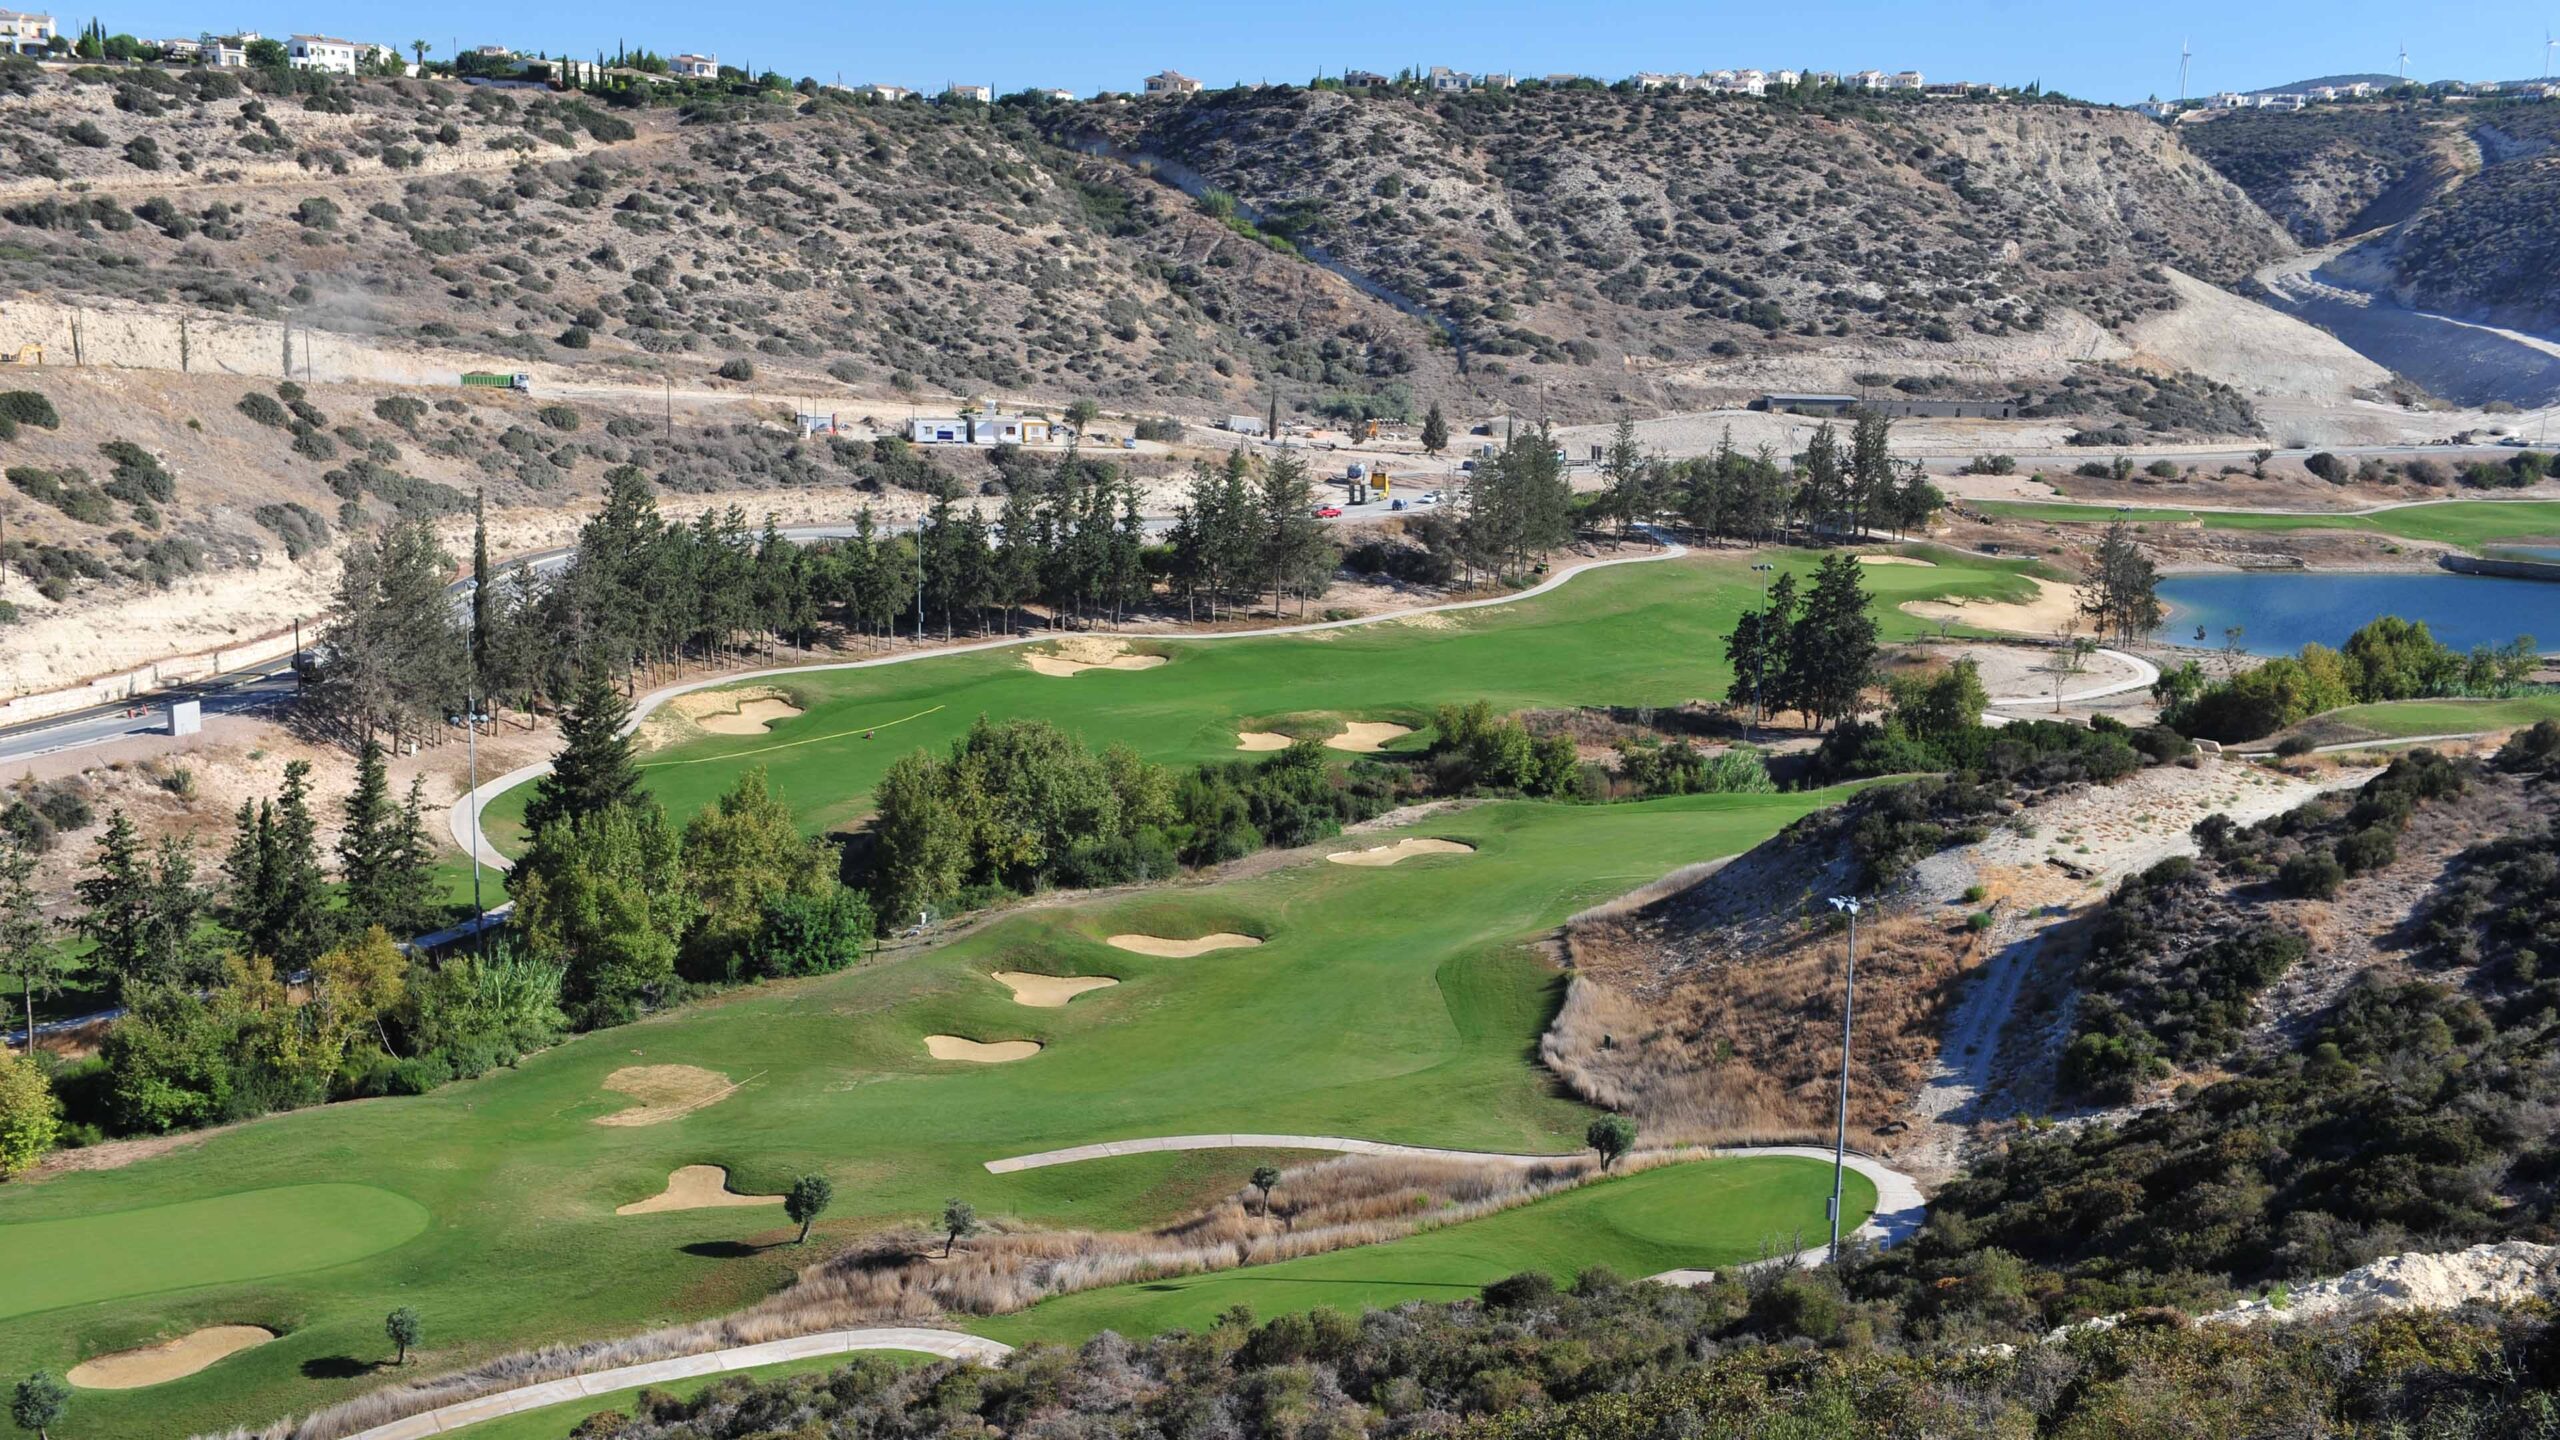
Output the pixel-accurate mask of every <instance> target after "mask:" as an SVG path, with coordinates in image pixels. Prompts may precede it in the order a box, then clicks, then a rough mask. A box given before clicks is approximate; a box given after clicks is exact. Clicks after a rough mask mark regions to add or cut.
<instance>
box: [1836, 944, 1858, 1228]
mask: <svg viewBox="0 0 2560 1440" xmlns="http://www.w3.org/2000/svg"><path fill="white" fill-rule="evenodd" d="M1831 908H1832V909H1834V910H1838V911H1841V912H1842V913H1844V914H1846V915H1847V916H1848V917H1849V968H1848V976H1847V983H1846V985H1845V988H1844V989H1843V990H1842V993H1841V999H1840V1128H1839V1131H1838V1133H1837V1135H1836V1137H1835V1138H1834V1139H1833V1141H1832V1146H1831V1263H1832V1264H1833V1265H1834V1266H1837V1265H1838V1264H1839V1263H1840V1209H1841V1201H1842V1199H1843V1198H1844V1191H1845V1186H1846V1183H1847V1179H1848V1171H1849V1022H1850V1019H1851V1017H1852V1016H1853V1015H1854V1014H1856V1012H1857V1007H1858V902H1857V901H1856V900H1854V899H1851V898H1850V897H1848V896H1845V895H1834V896H1832V897H1831Z"/></svg>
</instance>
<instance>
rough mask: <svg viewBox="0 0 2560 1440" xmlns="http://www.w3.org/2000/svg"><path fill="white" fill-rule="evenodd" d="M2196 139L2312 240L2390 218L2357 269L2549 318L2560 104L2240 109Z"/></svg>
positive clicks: (2495, 312)
mask: <svg viewBox="0 0 2560 1440" xmlns="http://www.w3.org/2000/svg"><path fill="white" fill-rule="evenodd" d="M2181 133H2182V134H2183V135H2184V137H2185V139H2186V143H2187V145H2188V146H2189V147H2190V148H2192V149H2193V150H2195V151H2196V152H2197V153H2198V154H2200V155H2202V156H2203V157H2204V158H2205V159H2206V160H2207V161H2209V162H2211V164H2212V165H2213V166H2214V168H2216V169H2217V170H2220V171H2221V172H2222V173H2223V174H2225V175H2227V176H2229V177H2230V178H2231V180H2232V181H2233V182H2234V183H2236V184H2237V185H2239V186H2240V187H2241V188H2242V189H2244V190H2246V191H2248V192H2249V194H2250V196H2251V197H2252V198H2254V199H2255V200H2257V201H2258V203H2259V204H2260V205H2262V206H2264V207H2265V209H2266V210H2267V212H2268V213H2269V214H2271V215H2273V216H2275V217H2276V218H2277V219H2278V220H2280V221H2282V222H2284V224H2285V225H2286V226H2287V228H2289V229H2290V230H2291V231H2292V232H2293V234H2294V235H2295V236H2296V237H2297V238H2299V239H2301V240H2302V241H2303V242H2305V243H2307V244H2324V243H2327V242H2328V241H2331V240H2338V239H2344V238H2346V237H2348V236H2351V235H2358V234H2363V233H2367V232H2377V231H2378V232H2381V234H2380V237H2379V238H2378V239H2377V240H2376V241H2374V242H2373V243H2372V244H2371V245H2369V246H2366V247H2360V248H2359V249H2358V250H2357V251H2356V252H2355V254H2354V255H2353V256H2352V257H2351V259H2350V262H2349V263H2350V265H2351V266H2352V267H2353V268H2354V270H2355V271H2356V273H2358V274H2360V275H2365V276H2367V277H2368V278H2369V279H2370V280H2371V281H2372V282H2373V283H2375V284H2376V285H2378V286H2381V287H2387V288H2390V289H2393V290H2395V291H2396V292H2397V293H2398V294H2399V295H2400V297H2401V298H2402V299H2403V300H2405V301H2406V302H2408V303H2410V304H2413V305H2415V306H2417V307H2418V308H2421V309H2426V310H2436V311H2442V312H2445V313H2448V314H2453V315H2457V316H2462V317H2465V318H2469V319H2484V320H2493V321H2498V322H2501V323H2507V324H2514V325H2522V326H2526V327H2529V328H2538V329H2544V330H2548V329H2550V328H2552V327H2553V326H2555V325H2560V292H2555V290H2554V289H2553V286H2552V277H2553V276H2554V275H2560V248H2555V242H2554V241H2553V239H2552V237H2551V227H2550V225H2549V224H2547V223H2545V217H2547V216H2548V215H2549V214H2550V213H2551V209H2552V205H2553V203H2554V201H2555V200H2560V152H2556V151H2555V150H2554V145H2555V142H2560V114H2555V113H2553V110H2552V107H2550V106H2548V105H2540V104H2532V103H2527V102H2522V101H2508V102H2499V103H2492V104H2482V103H2477V102H2474V103H2470V104H2466V105H2459V106H2454V105H2440V104H2435V103H2432V102H2430V103H2385V104H2374V105H2357V106H2351V107H2320V108H2317V109H2314V110H2310V111H2305V112H2303V113H2300V114H2279V113H2275V112H2266V113H2253V112H2245V111H2244V112H2238V113H2234V114H2230V115H2225V116H2221V117H2218V118H2216V119H2214V120H2211V121H2209V122H2206V123H2204V124H2201V125H2189V126H2183V127H2181Z"/></svg>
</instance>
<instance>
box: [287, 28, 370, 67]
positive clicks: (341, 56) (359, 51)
mask: <svg viewBox="0 0 2560 1440" xmlns="http://www.w3.org/2000/svg"><path fill="white" fill-rule="evenodd" d="M373 48H374V47H372V46H370V45H358V44H357V43H356V42H354V41H353V40H341V39H338V38H337V37H336V36H334V35H296V36H293V37H291V38H290V39H288V40H286V41H285V42H284V55H285V63H286V64H288V65H290V66H292V67H293V68H294V69H296V70H317V71H319V72H320V73H322V74H324V75H353V74H354V73H356V60H357V57H359V56H361V55H363V54H364V53H365V52H367V51H370V50H371V49H373Z"/></svg>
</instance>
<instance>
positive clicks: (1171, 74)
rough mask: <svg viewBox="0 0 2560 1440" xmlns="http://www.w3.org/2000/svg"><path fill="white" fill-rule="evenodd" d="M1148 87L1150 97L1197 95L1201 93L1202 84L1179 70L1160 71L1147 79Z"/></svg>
mask: <svg viewBox="0 0 2560 1440" xmlns="http://www.w3.org/2000/svg"><path fill="white" fill-rule="evenodd" d="M1146 85H1147V93H1148V94H1150V95H1197V94H1199V93H1200V82H1199V81H1197V80H1194V79H1192V78H1191V77H1190V76H1188V75H1185V74H1183V73H1182V72H1181V71H1179V70H1159V71H1157V72H1156V73H1155V74H1153V75H1150V76H1148V77H1147V81H1146Z"/></svg>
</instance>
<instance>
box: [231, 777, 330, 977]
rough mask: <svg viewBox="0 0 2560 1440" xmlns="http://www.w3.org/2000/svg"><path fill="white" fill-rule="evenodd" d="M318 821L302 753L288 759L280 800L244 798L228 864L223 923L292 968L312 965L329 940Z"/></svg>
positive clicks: (253, 949) (255, 948)
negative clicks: (259, 800)
mask: <svg viewBox="0 0 2560 1440" xmlns="http://www.w3.org/2000/svg"><path fill="white" fill-rule="evenodd" d="M319 829H320V827H319V824H318V822H317V821H315V820H314V819H313V818H312V814H311V762H309V761H307V760H296V761H294V762H292V763H291V764H289V765H287V766H285V767H284V790H283V792H282V793H281V794H280V795H278V797H277V798H276V799H275V800H274V801H271V802H270V801H261V802H259V803H258V804H257V805H256V806H254V807H252V806H251V805H250V804H249V802H247V801H245V800H244V801H242V802H241V804H240V815H239V832H238V835H237V836H236V837H235V838H234V839H233V841H232V845H231V853H230V855H229V856H228V857H227V858H226V859H225V860H224V861H223V864H222V869H223V873H224V874H225V875H226V876H227V877H229V880H230V885H229V893H228V894H227V895H226V896H225V897H224V902H223V905H222V909H221V919H222V923H223V924H225V925H227V926H229V927H230V928H231V929H232V930H233V931H234V932H235V933H237V934H238V935H239V937H240V940H241V943H243V944H244V945H246V946H247V947H248V948H249V951H250V953H252V954H255V955H264V956H266V957H268V958H269V959H271V960H274V961H276V962H277V963H278V964H279V965H281V966H284V967H285V968H286V969H288V970H299V969H301V968H303V967H305V966H307V965H309V964H310V963H311V962H312V961H313V960H316V959H318V958H319V956H320V952H321V951H322V950H325V949H327V948H328V941H329V929H330V916H329V892H328V887H327V884H326V881H325V880H324V878H323V877H322V875H321V873H320V840H319Z"/></svg>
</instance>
